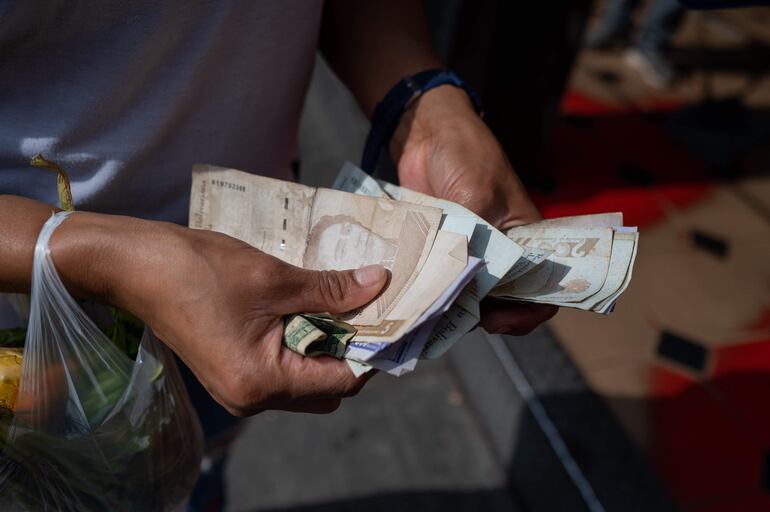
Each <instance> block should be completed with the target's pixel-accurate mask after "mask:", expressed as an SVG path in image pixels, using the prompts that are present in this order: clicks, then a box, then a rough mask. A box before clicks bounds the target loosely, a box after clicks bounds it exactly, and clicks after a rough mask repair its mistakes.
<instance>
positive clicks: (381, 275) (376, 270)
mask: <svg viewBox="0 0 770 512" xmlns="http://www.w3.org/2000/svg"><path fill="white" fill-rule="evenodd" d="M353 277H354V278H355V280H356V282H357V283H358V284H359V285H360V286H363V287H365V288H366V287H369V286H374V285H375V284H377V283H380V282H382V281H383V280H384V279H385V268H384V267H383V266H382V265H369V266H366V267H361V268H359V269H356V270H354V271H353Z"/></svg>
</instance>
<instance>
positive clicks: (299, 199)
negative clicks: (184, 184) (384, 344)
mask: <svg viewBox="0 0 770 512" xmlns="http://www.w3.org/2000/svg"><path fill="white" fill-rule="evenodd" d="M441 214H442V212H441V210H440V209H438V208H433V207H429V206H421V205H414V204H408V203H403V202H397V201H393V200H390V199H386V198H376V197H366V196H361V195H354V194H350V193H346V192H342V191H338V190H330V189H315V188H312V187H306V186H303V185H299V184H296V183H290V182H285V181H281V180H275V179H271V178H265V177H262V176H256V175H252V174H248V173H245V172H241V171H237V170H234V169H227V168H222V167H216V166H211V165H202V164H197V165H195V167H194V168H193V186H192V193H191V199H190V227H192V228H196V229H209V230H213V231H218V232H221V233H225V234H228V235H230V236H233V237H235V238H238V239H240V240H243V241H245V242H247V243H249V244H250V245H252V246H254V247H256V248H257V249H260V250H262V251H264V252H266V253H268V254H271V255H273V256H276V257H277V258H280V259H282V260H284V261H286V262H288V263H291V264H293V265H297V266H301V267H303V268H308V269H313V270H343V269H351V268H359V267H363V266H365V265H369V264H373V263H377V264H381V265H383V266H384V267H385V268H387V269H388V270H389V271H390V280H389V283H388V285H387V287H386V289H385V290H384V291H383V292H382V293H381V294H380V295H379V296H378V297H377V299H375V300H374V301H373V302H372V303H370V304H369V305H367V306H365V307H363V308H361V309H360V310H358V311H355V312H352V313H351V314H349V315H347V316H344V317H341V318H340V319H341V320H343V321H345V322H347V323H349V324H352V325H356V326H358V327H359V328H360V327H362V326H366V327H369V328H371V330H379V331H389V330H393V329H395V328H396V327H398V326H397V325H395V323H394V322H393V321H387V322H386V321H385V319H386V317H387V315H388V313H389V312H390V311H391V310H392V309H393V308H394V307H395V306H396V304H398V302H399V300H400V299H401V298H402V297H403V295H404V294H405V293H406V291H407V290H408V289H409V287H410V285H411V284H412V282H413V281H414V280H415V279H416V278H417V276H418V274H419V272H420V269H422V266H423V264H424V263H425V260H426V259H427V257H428V254H429V253H430V249H431V247H432V246H433V241H434V239H435V237H436V233H437V232H438V226H439V223H440V220H441ZM427 306H428V304H425V305H424V307H427Z"/></svg>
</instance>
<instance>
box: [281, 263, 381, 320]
mask: <svg viewBox="0 0 770 512" xmlns="http://www.w3.org/2000/svg"><path fill="white" fill-rule="evenodd" d="M292 273H293V275H292V276H291V278H290V282H293V283H295V285H296V287H295V290H296V292H295V293H294V294H293V296H292V297H290V298H289V299H288V300H287V302H286V304H285V309H286V311H282V312H281V313H283V314H288V313H297V312H303V313H322V312H328V313H345V312H347V311H351V310H354V309H356V308H359V307H361V306H364V305H366V304H368V303H369V302H371V301H372V299H374V298H375V297H376V296H377V295H378V294H379V293H380V291H381V290H382V288H383V286H384V285H385V283H386V282H387V280H388V273H387V271H386V270H385V268H384V267H382V266H381V265H369V266H366V267H362V268H359V269H356V270H342V271H336V270H323V271H313V270H303V269H300V268H296V267H294V268H293V269H292Z"/></svg>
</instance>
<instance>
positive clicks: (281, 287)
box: [62, 213, 387, 416]
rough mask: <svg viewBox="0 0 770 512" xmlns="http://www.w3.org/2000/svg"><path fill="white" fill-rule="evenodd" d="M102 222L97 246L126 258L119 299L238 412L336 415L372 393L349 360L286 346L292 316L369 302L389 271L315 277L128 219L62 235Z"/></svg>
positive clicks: (83, 222) (238, 245) (78, 223)
mask: <svg viewBox="0 0 770 512" xmlns="http://www.w3.org/2000/svg"><path fill="white" fill-rule="evenodd" d="M93 222H96V223H97V224H98V226H96V232H97V235H98V236H92V237H90V238H88V239H89V240H94V241H95V243H96V244H100V247H102V248H103V249H102V250H101V251H100V252H109V253H111V254H112V253H114V254H115V255H116V257H117V258H118V259H116V260H114V262H115V263H114V265H112V266H113V267H114V268H118V267H120V272H118V274H119V276H118V278H117V279H116V282H115V284H114V286H113V291H112V292H111V293H113V294H114V296H113V297H111V301H112V302H113V303H115V304H117V305H120V306H122V307H125V308H126V309H128V310H130V311H132V312H134V313H136V314H137V315H138V316H140V317H141V318H142V319H143V320H145V321H146V322H147V323H148V324H149V325H150V326H151V327H152V329H153V330H154V331H155V333H156V334H157V335H158V336H159V337H160V339H162V340H163V341H164V342H166V343H167V344H168V345H169V346H170V347H171V348H172V349H173V350H174V351H175V352H176V353H177V354H178V355H179V357H180V358H181V359H182V360H183V361H184V362H185V364H187V366H189V368H190V369H191V370H192V371H193V373H195V375H196V377H197V378H198V379H199V380H200V381H201V383H202V384H203V385H204V387H205V388H206V389H207V390H208V391H209V393H211V395H212V396H213V397H214V398H215V399H216V400H217V401H218V402H219V403H220V404H222V405H223V406H224V407H225V408H226V409H227V410H228V411H230V412H231V413H232V414H235V415H240V416H244V415H249V414H254V413H257V412H259V411H261V410H265V409H285V410H293V411H303V412H329V411H331V410H334V409H335V408H336V407H337V406H338V405H339V401H340V398H341V397H344V396H349V395H352V394H355V392H357V391H358V389H359V388H360V387H361V386H362V385H363V382H364V381H363V380H362V379H356V378H355V377H354V376H353V375H352V374H351V373H350V370H349V369H348V367H347V365H346V364H345V363H344V362H342V361H339V360H337V359H333V358H328V357H324V358H309V357H303V356H301V355H299V354H297V353H295V352H293V351H292V350H290V349H289V348H287V347H285V346H284V345H283V344H282V337H283V331H284V329H283V328H284V317H285V316H286V315H290V314H292V313H297V312H308V313H324V312H330V313H338V314H339V313H344V312H346V311H349V310H352V309H355V308H358V307H361V306H363V305H365V304H367V303H369V302H370V301H371V300H372V299H373V298H375V297H376V296H377V295H378V293H379V292H380V290H381V289H382V288H383V286H384V284H385V282H386V278H387V274H386V272H385V270H384V269H383V268H382V267H381V266H379V265H373V266H367V267H363V268H360V269H358V270H356V271H352V270H340V271H313V270H305V269H302V268H299V267H296V266H293V265H291V264H288V263H285V262H283V261H281V260H279V259H277V258H275V257H273V256H270V255H268V254H265V253H264V252H262V251H259V250H257V249H255V248H254V247H251V246H249V245H247V244H246V243H244V242H241V241H239V240H236V239H234V238H231V237H229V236H226V235H223V234H220V233H214V232H209V231H196V230H191V229H187V228H181V227H179V226H175V225H171V224H165V223H157V222H149V221H142V220H138V219H130V218H127V217H113V216H102V215H100V216H96V215H93V214H82V213H81V214H77V215H74V216H73V219H72V222H71V223H68V224H65V226H64V227H63V229H62V233H65V231H66V230H70V229H81V230H84V229H85V230H89V228H88V225H89V223H93ZM65 228H66V230H65ZM90 231H93V229H90ZM70 235H71V236H69V237H67V238H68V239H78V238H79V236H78V234H75V235H74V236H73V235H72V233H71V234H70ZM128 255H130V256H128ZM120 276H124V277H120Z"/></svg>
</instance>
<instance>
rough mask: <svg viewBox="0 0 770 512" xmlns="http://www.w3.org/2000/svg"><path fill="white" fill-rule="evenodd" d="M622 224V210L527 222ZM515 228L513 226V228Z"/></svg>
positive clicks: (550, 225) (580, 225)
mask: <svg viewBox="0 0 770 512" xmlns="http://www.w3.org/2000/svg"><path fill="white" fill-rule="evenodd" d="M622 225H623V212H610V213H591V214H588V215H573V216H570V217H556V218H553V219H543V220H541V221H538V222H533V223H531V224H527V227H529V228H614V227H616V226H622ZM513 229H515V228H513Z"/></svg>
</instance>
